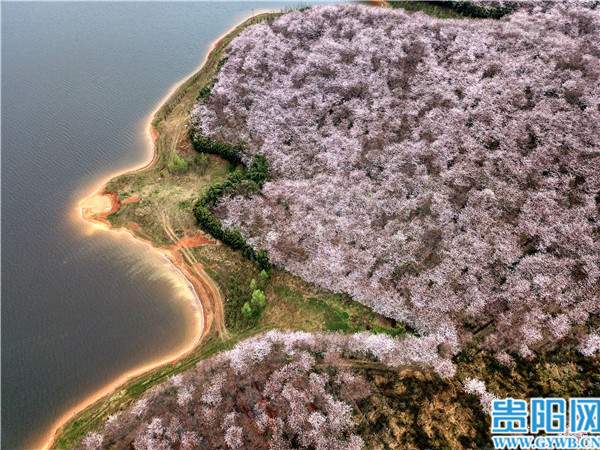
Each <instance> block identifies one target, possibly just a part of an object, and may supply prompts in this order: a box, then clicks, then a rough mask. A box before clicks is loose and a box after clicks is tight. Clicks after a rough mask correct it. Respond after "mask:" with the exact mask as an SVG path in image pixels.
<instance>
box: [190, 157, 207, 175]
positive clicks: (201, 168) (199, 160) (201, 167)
mask: <svg viewBox="0 0 600 450" xmlns="http://www.w3.org/2000/svg"><path fill="white" fill-rule="evenodd" d="M194 165H195V166H196V170H197V171H198V172H199V173H200V174H201V175H204V174H205V173H206V170H207V169H208V166H209V165H210V160H209V159H208V155H207V154H206V153H200V154H199V155H196V157H195V158H194Z"/></svg>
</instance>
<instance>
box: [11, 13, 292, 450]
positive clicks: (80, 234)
mask: <svg viewBox="0 0 600 450" xmlns="http://www.w3.org/2000/svg"><path fill="white" fill-rule="evenodd" d="M297 4H298V2H295V3H275V2H269V3H251V2H243V3H217V2H214V3H170V4H166V3H145V2H142V3H6V2H3V3H2V311H1V312H2V323H1V326H2V448H5V449H18V448H34V446H35V444H36V443H37V442H39V439H40V438H41V437H42V436H43V435H44V434H45V433H47V432H48V429H49V427H51V426H52V424H53V423H54V422H55V420H57V419H58V418H59V417H60V416H61V415H62V414H63V413H65V411H67V410H68V409H69V408H72V407H73V406H74V405H76V404H78V403H79V402H80V401H81V400H82V399H84V398H85V397H86V396H88V395H90V394H91V393H93V392H94V391H96V390H97V389H99V388H101V387H102V386H103V385H106V384H108V383H109V382H111V381H112V380H114V379H115V378H117V377H118V376H119V375H121V374H123V373H125V372H127V371H128V370H131V369H133V368H135V367H138V366H140V365H142V364H144V363H146V362H148V361H151V360H153V359H156V358H159V357H162V356H165V355H168V354H171V353H172V352H173V351H175V350H176V349H177V348H179V347H182V346H183V345H184V344H185V343H186V342H188V341H189V339H190V336H192V335H193V334H194V326H195V325H196V324H197V322H196V321H195V320H194V318H193V312H194V309H193V306H192V305H193V297H192V295H191V293H190V291H189V289H188V288H187V285H186V284H185V283H184V282H183V281H182V280H181V278H180V277H178V276H177V275H175V274H174V273H173V272H172V270H170V269H169V266H168V264H166V262H165V260H164V259H163V258H162V257H161V256H160V255H159V254H158V253H157V252H154V251H152V250H151V249H149V248H148V247H147V246H145V245H143V244H140V243H136V242H135V241H133V239H131V238H130V237H128V236H127V235H124V234H122V233H115V232H109V231H96V232H93V233H90V231H91V230H92V228H91V227H90V226H87V225H86V224H85V223H83V222H82V221H81V220H80V219H79V218H78V217H77V210H76V205H77V201H78V199H79V197H80V196H82V195H84V194H85V193H89V191H90V189H92V187H93V186H94V185H96V184H97V183H98V182H99V181H101V180H102V179H103V178H104V177H106V176H108V175H110V174H111V173H114V172H115V171H117V172H118V171H119V170H122V169H123V168H126V167H129V166H132V165H136V164H139V163H140V162H143V161H144V160H145V159H146V158H147V157H148V152H147V147H146V140H145V135H144V133H145V130H143V124H144V121H145V118H146V117H147V115H148V114H149V112H150V111H152V110H153V108H154V107H155V106H156V103H157V102H158V101H159V99H160V98H161V97H162V96H163V95H164V94H165V93H166V92H167V90H168V89H169V87H170V86H171V85H172V84H173V83H174V82H176V81H177V80H179V79H181V78H182V77H183V76H185V75H186V74H188V73H190V72H191V71H193V70H194V68H195V67H196V66H197V65H198V64H199V63H200V61H201V60H202V58H203V57H204V56H205V54H206V51H207V49H208V48H209V46H210V44H211V43H212V41H213V40H215V38H217V37H218V36H219V35H220V34H222V33H223V32H224V31H226V30H227V29H229V28H230V27H231V26H232V25H234V24H236V23H238V22H239V21H241V20H242V19H243V18H244V17H245V16H247V15H249V14H251V13H252V12H255V11H258V10H261V9H279V8H281V7H285V6H296V5H297Z"/></svg>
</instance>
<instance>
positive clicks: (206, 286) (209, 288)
mask: <svg viewBox="0 0 600 450" xmlns="http://www.w3.org/2000/svg"><path fill="white" fill-rule="evenodd" d="M270 12H272V11H270V10H258V11H254V12H253V13H252V14H250V15H248V16H245V17H244V18H243V19H241V20H240V21H239V22H237V23H236V24H235V25H234V26H232V27H231V28H229V29H227V30H226V31H225V32H224V33H222V34H221V35H219V36H218V37H217V38H216V39H215V40H214V41H212V43H211V44H210V46H209V47H208V49H207V51H206V54H205V56H204V58H203V60H202V61H201V63H200V64H199V65H198V66H197V67H196V68H195V69H194V70H193V71H192V72H191V73H189V74H188V75H186V76H184V77H183V78H181V79H180V80H178V81H177V82H175V83H174V84H173V85H171V87H170V88H169V89H168V91H167V93H166V94H165V95H164V96H163V97H162V98H161V99H160V100H159V101H158V102H157V104H156V106H155V108H154V109H153V110H152V112H151V113H150V114H148V115H147V116H146V118H145V119H144V121H143V128H144V138H145V139H146V141H147V145H146V148H147V150H148V151H149V152H150V155H148V156H150V159H149V160H148V159H146V160H145V161H143V162H142V163H140V164H137V165H134V166H133V167H129V168H123V169H121V170H118V171H115V172H112V173H110V174H108V175H106V176H104V177H102V180H101V181H99V182H95V183H94V185H93V187H92V188H90V189H86V190H83V189H82V191H84V192H85V191H87V194H83V195H82V196H80V197H79V200H78V201H76V205H75V207H74V208H73V211H72V212H73V216H74V219H75V220H76V221H77V222H78V223H79V224H80V225H83V226H84V227H86V228H88V231H90V232H93V231H95V230H97V229H102V230H103V231H109V232H111V233H114V232H119V233H126V234H127V235H128V236H129V237H131V238H132V239H135V240H136V241H137V242H139V243H143V244H145V245H148V246H150V247H152V249H153V250H155V251H157V252H159V253H160V254H161V255H162V256H163V257H164V258H165V260H166V262H167V264H168V265H169V266H170V269H171V270H173V271H174V272H176V273H177V274H178V276H180V277H182V278H183V279H184V280H185V281H186V284H187V285H188V287H189V289H190V291H191V292H192V293H193V295H194V300H195V301H194V304H195V307H196V310H197V312H198V313H199V314H198V316H199V317H197V319H196V320H198V325H199V326H197V327H196V330H197V332H196V333H195V334H194V337H193V339H192V340H191V341H190V342H188V343H186V344H185V345H184V348H183V349H178V350H175V351H174V352H173V353H171V354H169V355H166V356H164V357H162V358H159V359H158V360H153V361H150V362H148V363H145V364H143V365H142V366H139V367H136V368H133V369H131V370H128V371H127V372H125V373H124V374H122V375H121V376H119V377H118V378H117V379H116V380H114V381H111V382H110V383H109V384H107V385H105V386H102V387H100V388H99V389H97V390H96V391H95V392H93V393H91V394H89V395H88V396H86V397H85V398H84V399H83V400H81V401H79V402H78V403H77V404H76V405H75V406H73V407H71V408H69V409H68V410H67V411H66V412H65V413H64V414H62V415H61V417H60V418H59V419H58V420H56V421H55V422H54V424H52V425H51V427H50V431H48V432H47V433H44V435H43V438H41V439H39V444H36V445H35V448H41V449H50V448H52V447H53V444H54V443H55V442H56V438H57V437H58V436H59V432H60V431H61V430H62V429H63V428H64V427H65V425H67V424H68V423H69V422H70V421H71V420H72V419H73V418H74V417H75V416H77V415H78V414H80V413H82V412H83V411H84V410H86V409H87V408H89V407H90V406H92V405H94V404H95V403H97V402H99V401H101V400H102V399H103V398H105V397H107V396H109V395H111V394H114V393H115V392H116V391H117V389H118V388H119V387H120V386H123V385H125V384H126V383H128V382H130V381H132V380H133V379H135V378H137V377H139V376H141V375H143V374H144V373H147V372H149V371H151V370H153V369H156V368H158V367H161V366H165V365H167V364H175V363H177V362H178V361H179V360H181V359H182V358H184V357H186V356H188V355H189V354H190V353H192V352H194V351H195V350H196V349H198V348H199V347H200V346H201V344H202V341H203V338H204V337H205V336H206V335H207V333H208V332H210V330H211V328H212V323H213V321H214V317H213V316H214V315H215V311H211V310H210V308H207V305H205V304H204V302H203V300H204V301H206V299H203V298H202V296H201V295H200V293H203V294H209V296H211V295H212V296H215V295H220V293H219V290H218V286H217V285H216V284H215V283H214V281H213V280H212V279H210V278H209V277H208V275H207V274H205V273H204V272H203V271H202V270H197V269H195V268H194V267H190V266H188V265H187V264H186V262H185V261H184V259H185V257H178V256H177V250H178V249H179V248H180V247H181V244H180V241H177V242H174V243H173V245H172V246H170V247H169V248H161V247H157V246H156V245H154V243H152V242H151V241H150V240H148V239H144V238H143V237H141V236H139V235H138V234H137V233H136V232H135V228H134V227H131V226H129V224H128V225H126V226H124V227H120V228H114V227H112V226H111V224H110V222H109V221H108V220H107V219H106V217H108V215H110V214H112V213H113V212H116V211H118V210H119V209H120V205H121V202H120V201H119V199H118V198H117V196H116V194H114V193H110V192H107V191H106V186H107V184H108V182H110V180H112V179H113V178H114V177H117V176H120V175H125V174H129V173H135V172H140V171H143V170H146V169H149V168H151V167H152V166H153V165H155V164H156V162H157V160H158V158H159V152H158V151H157V147H156V145H155V143H156V141H157V140H158V138H159V136H160V133H159V131H158V130H157V129H156V127H155V126H154V125H153V121H154V119H155V117H156V115H157V113H158V112H159V111H160V110H161V109H162V108H163V107H164V106H165V105H166V104H167V103H168V102H169V100H171V98H172V97H173V95H174V94H176V93H177V92H178V91H179V90H180V89H181V88H182V87H183V86H184V85H185V84H186V83H187V82H188V81H189V80H190V79H192V78H193V77H195V76H196V75H197V74H198V73H199V72H200V71H201V70H202V69H203V68H204V66H205V64H206V63H207V61H208V59H209V56H210V55H211V53H212V52H213V50H215V49H216V48H217V47H218V46H219V44H220V43H221V41H222V40H223V39H224V38H225V37H227V36H228V35H229V34H231V33H232V32H234V31H235V30H236V29H237V28H239V27H240V26H241V25H243V24H244V23H245V22H246V21H248V20H250V19H252V18H254V17H257V16H260V15H262V14H265V13H270ZM94 197H98V198H101V197H110V208H109V209H108V210H104V211H101V212H99V213H94V214H89V213H88V214H86V213H85V212H84V208H83V207H82V204H83V203H84V201H85V200H88V199H90V198H94ZM115 208H116V209H115ZM90 227H91V228H90ZM205 244H207V243H205ZM192 271H193V272H195V274H196V275H194V274H193V273H192ZM221 309H222V304H221ZM216 312H217V313H218V312H219V311H216ZM221 312H222V311H221ZM207 325H208V326H207ZM217 332H219V333H220V332H224V328H222V329H221V330H217Z"/></svg>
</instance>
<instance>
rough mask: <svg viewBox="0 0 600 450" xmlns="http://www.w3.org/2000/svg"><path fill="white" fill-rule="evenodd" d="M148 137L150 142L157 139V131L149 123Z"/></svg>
mask: <svg viewBox="0 0 600 450" xmlns="http://www.w3.org/2000/svg"><path fill="white" fill-rule="evenodd" d="M150 138H152V142H156V140H157V139H158V131H156V128H154V126H152V125H150Z"/></svg>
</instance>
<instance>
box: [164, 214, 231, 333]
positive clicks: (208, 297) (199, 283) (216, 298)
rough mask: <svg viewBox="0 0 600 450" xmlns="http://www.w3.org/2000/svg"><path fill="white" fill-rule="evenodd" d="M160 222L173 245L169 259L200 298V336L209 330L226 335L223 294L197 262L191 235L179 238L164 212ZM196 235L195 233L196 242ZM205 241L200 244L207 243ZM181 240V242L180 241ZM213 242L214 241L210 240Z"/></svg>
mask: <svg viewBox="0 0 600 450" xmlns="http://www.w3.org/2000/svg"><path fill="white" fill-rule="evenodd" d="M162 224H163V228H164V230H165V233H166V234H167V236H169V238H170V239H171V241H172V242H173V245H172V246H171V248H170V253H171V259H172V261H173V264H175V265H176V266H177V268H179V269H180V270H181V271H182V272H183V274H184V275H185V277H186V278H187V279H188V280H189V281H190V283H192V286H193V287H194V290H195V291H196V294H197V296H198V298H199V299H201V300H200V301H201V303H202V309H203V312H204V327H203V330H202V336H203V337H204V336H206V335H208V334H209V333H210V332H211V331H213V330H214V331H215V332H216V333H217V335H218V336H220V337H222V336H224V335H226V329H225V317H224V314H223V296H222V294H221V291H220V290H219V288H218V286H217V285H216V284H215V282H214V281H213V280H212V279H211V278H210V276H208V274H207V273H206V272H205V271H204V268H203V267H202V264H201V263H199V262H198V260H197V259H196V257H195V256H194V254H193V252H192V251H191V248H193V247H192V244H193V243H194V242H195V241H194V240H193V237H192V236H184V237H183V238H181V239H179V238H178V237H177V235H176V234H175V231H174V230H173V228H171V225H170V223H169V219H168V218H167V216H166V215H165V214H163V215H162ZM197 237H198V235H196V242H197V241H198V239H197ZM204 240H205V242H202V243H200V245H207V243H206V241H208V243H210V240H208V239H207V238H204ZM182 241H183V243H182ZM212 243H213V244H214V242H212Z"/></svg>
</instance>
